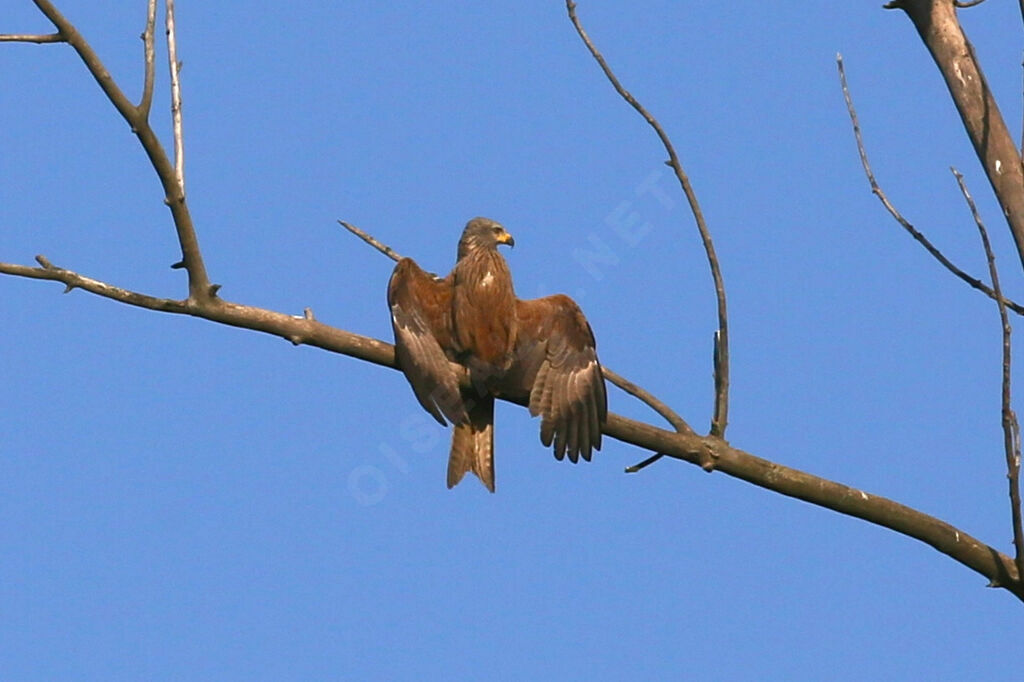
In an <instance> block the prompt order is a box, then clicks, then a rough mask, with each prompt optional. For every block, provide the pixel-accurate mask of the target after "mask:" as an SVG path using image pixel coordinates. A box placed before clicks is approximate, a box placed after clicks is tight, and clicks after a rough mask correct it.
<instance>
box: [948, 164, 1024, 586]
mask: <svg viewBox="0 0 1024 682" xmlns="http://www.w3.org/2000/svg"><path fill="white" fill-rule="evenodd" d="M950 170H951V171H953V175H954V176H955V177H956V182H957V184H958V185H960V192H961V193H962V194H963V195H964V199H966V200H967V205H968V206H969V207H970V209H971V215H972V216H973V217H974V224H975V225H977V226H978V233H979V234H980V235H981V244H982V246H983V247H984V248H985V258H986V260H987V261H988V271H989V275H990V276H991V277H992V288H993V289H994V290H995V292H996V303H997V304H998V306H999V321H1000V322H1001V327H1002V332H1003V390H1002V423H1003V450H1004V452H1005V454H1006V478H1007V480H1008V481H1009V485H1010V515H1011V516H1010V518H1011V521H1012V524H1013V546H1014V552H1015V556H1016V559H1017V574H1018V575H1020V576H1024V526H1022V524H1021V516H1020V426H1019V424H1018V422H1017V415H1016V413H1015V412H1014V411H1013V406H1012V404H1011V401H1010V351H1011V344H1010V333H1011V329H1010V318H1009V316H1008V315H1007V314H1006V303H1005V302H1004V301H1003V292H1002V289H1001V288H1000V287H999V271H998V270H997V269H996V257H995V254H993V253H992V244H991V243H990V242H989V239H988V231H987V230H986V229H985V224H984V223H983V222H982V221H981V216H980V215H978V208H977V207H976V206H975V205H974V199H972V198H971V194H970V192H968V191H967V184H966V183H965V182H964V176H963V175H961V174H960V172H959V171H958V170H957V169H956V168H950Z"/></svg>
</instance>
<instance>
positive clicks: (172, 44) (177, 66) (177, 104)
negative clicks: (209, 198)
mask: <svg viewBox="0 0 1024 682" xmlns="http://www.w3.org/2000/svg"><path fill="white" fill-rule="evenodd" d="M164 4H165V5H166V7H167V61H168V62H169V63H170V68H171V121H172V129H173V135H174V178H175V180H176V181H177V183H178V187H180V188H181V193H182V195H184V194H185V138H184V135H183V133H182V123H181V80H180V78H179V75H180V73H181V62H179V61H178V41H177V37H176V35H175V28H174V0H164Z"/></svg>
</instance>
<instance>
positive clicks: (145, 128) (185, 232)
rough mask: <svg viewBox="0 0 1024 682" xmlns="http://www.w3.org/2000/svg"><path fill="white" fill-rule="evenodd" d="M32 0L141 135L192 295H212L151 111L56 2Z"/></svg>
mask: <svg viewBox="0 0 1024 682" xmlns="http://www.w3.org/2000/svg"><path fill="white" fill-rule="evenodd" d="M33 2H34V3H35V4H36V7H38V8H39V11H40V12H42V13H43V14H44V15H45V16H46V18H47V19H49V20H50V21H51V22H52V23H53V25H54V26H56V27H57V30H58V31H59V33H60V35H61V36H63V37H64V39H65V41H66V42H67V43H68V44H69V45H71V47H72V48H74V50H75V52H77V53H78V56H79V58H80V59H81V60H82V62H83V63H84V64H85V67H86V68H87V69H88V70H89V73H90V74H92V77H93V78H95V79H96V82H97V83H98V84H99V86H100V88H101V89H102V90H103V94H105V95H106V96H107V99H109V100H110V103H111V104H113V105H114V108H115V109H117V111H118V113H120V114H121V116H122V117H123V118H124V120H125V121H127V122H128V124H129V125H130V126H131V128H132V132H133V133H135V135H136V137H138V139H139V143H140V144H141V145H142V148H143V150H144V151H145V152H146V155H147V156H148V157H149V162H150V163H151V164H152V166H153V170H155V171H156V174H157V177H158V178H159V179H160V184H161V185H162V186H163V190H164V203H166V204H167V206H168V207H169V208H170V209H171V218H172V219H173V220H174V227H175V230H176V231H177V234H178V243H179V244H180V245H181V254H182V264H183V265H184V267H185V269H186V270H187V272H188V290H189V297H190V298H194V299H197V300H200V299H202V300H205V299H208V298H211V297H212V296H213V294H214V293H215V291H216V290H215V289H212V287H211V284H210V279H209V276H208V275H207V274H206V265H205V264H204V263H203V257H202V253H201V252H200V250H199V239H198V238H197V237H196V232H195V227H194V226H193V224H192V215H191V213H190V212H189V209H188V205H187V204H186V203H185V195H184V192H183V191H182V189H181V187H180V186H179V184H178V182H177V179H176V173H175V168H174V166H172V165H171V162H170V160H168V158H167V153H166V152H165V151H164V148H163V145H161V144H160V140H159V139H158V138H157V136H156V133H155V132H154V131H153V129H152V128H151V127H150V125H149V120H148V118H147V113H148V112H145V111H143V110H142V109H140V108H138V107H136V106H135V105H134V104H132V103H131V101H130V100H129V99H128V98H127V97H126V96H125V94H124V92H122V91H121V88H120V87H119V86H118V85H117V83H116V82H115V81H114V78H113V77H112V76H111V75H110V72H109V71H107V67H106V66H104V65H103V62H102V60H100V58H99V56H98V55H97V54H96V52H95V50H93V49H92V46H91V45H89V42H88V41H87V40H86V39H85V38H83V37H82V34H80V33H79V32H78V29H76V28H75V26H74V24H72V23H71V22H70V21H68V20H67V19H66V18H65V17H64V15H63V14H61V13H60V12H59V11H58V10H57V8H56V7H54V6H53V3H52V2H49V0H33Z"/></svg>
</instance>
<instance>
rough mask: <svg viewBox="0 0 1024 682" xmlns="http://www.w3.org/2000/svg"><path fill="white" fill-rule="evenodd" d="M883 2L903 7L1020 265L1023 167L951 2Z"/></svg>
mask: <svg viewBox="0 0 1024 682" xmlns="http://www.w3.org/2000/svg"><path fill="white" fill-rule="evenodd" d="M884 7H885V8H886V9H902V10H903V11H904V12H906V13H907V16H908V17H910V20H911V21H912V22H913V24H914V28H915V29H917V32H918V35H919V36H920V37H921V41H922V42H923V43H924V45H925V47H926V48H928V52H929V53H931V55H932V58H933V59H934V60H935V65H936V66H938V68H939V71H940V72H941V73H942V78H943V80H944V81H945V82H946V87H947V88H948V90H949V95H950V97H951V98H952V100H953V103H954V104H955V105H956V109H957V113H959V114H960V120H961V122H962V123H963V125H964V129H965V130H966V131H967V136H968V137H969V138H970V140H971V144H972V145H973V147H974V152H975V154H977V156H978V160H979V161H980V162H981V167H982V168H983V169H984V171H985V175H986V176H987V177H988V181H989V184H990V185H991V186H992V191H993V192H994V193H995V195H996V199H997V200H998V201H999V207H1000V208H1001V209H1002V211H1003V216H1004V217H1005V218H1006V223H1007V226H1008V227H1009V228H1010V233H1011V234H1012V235H1013V240H1014V242H1015V244H1016V246H1017V255H1018V257H1019V258H1020V262H1021V264H1022V265H1024V191H1021V188H1022V187H1024V167H1022V166H1021V157H1020V152H1018V150H1017V143H1016V142H1014V140H1013V137H1012V136H1011V135H1010V131H1009V129H1007V127H1006V122H1005V121H1004V120H1003V116H1002V114H1001V113H1000V112H999V104H998V103H997V102H996V99H995V96H994V95H993V94H992V90H991V89H990V88H989V86H988V81H987V80H986V79H985V74H983V73H982V71H981V64H980V63H979V62H978V58H977V55H976V54H975V52H974V47H972V46H971V43H970V41H969V40H967V36H966V35H965V34H964V31H963V27H962V26H961V25H960V21H959V20H958V19H957V13H956V8H955V7H954V6H953V3H952V2H939V1H937V0H891V2H888V3H887V4H885V5H884Z"/></svg>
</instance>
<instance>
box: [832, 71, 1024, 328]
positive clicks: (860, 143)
mask: <svg viewBox="0 0 1024 682" xmlns="http://www.w3.org/2000/svg"><path fill="white" fill-rule="evenodd" d="M836 64H837V65H838V67H839V82H840V83H841V85H842V87H843V97H844V98H845V99H846V110H847V112H848V113H849V115H850V122H851V123H852V125H853V135H854V137H855V138H856V140H857V152H858V153H859V154H860V163H861V165H862V166H863V167H864V174H865V175H867V178H868V183H869V184H870V185H871V193H872V194H874V195H875V196H876V197H878V200H879V201H881V202H882V206H884V207H885V210H886V211H888V212H889V215H891V216H892V217H893V218H895V219H896V222H898V223H899V224H900V225H901V226H902V227H903V229H904V230H906V231H907V233H908V234H909V235H910V236H911V237H913V238H914V239H915V240H917V242H918V243H919V244H920V245H921V246H923V247H924V248H925V250H926V251H927V252H928V253H930V254H931V255H932V256H933V257H934V258H935V260H937V261H939V263H941V264H942V266H943V267H944V268H946V269H947V270H949V271H950V272H951V273H953V274H954V275H956V276H957V277H959V278H960V279H961V280H963V281H964V282H966V283H967V284H969V285H970V286H971V287H973V288H975V289H977V290H978V291H980V292H982V293H983V294H985V295H986V296H988V297H989V298H991V299H993V300H995V299H996V294H995V292H994V291H992V289H991V288H990V287H989V286H988V285H986V284H985V283H984V282H982V281H981V280H980V279H978V278H977V277H972V276H971V275H969V274H967V273H966V272H964V271H963V270H961V269H960V268H958V267H957V266H956V265H954V264H953V262H952V261H950V260H949V259H948V258H946V256H945V255H944V254H943V253H942V252H941V251H939V249H938V248H936V247H935V245H934V244H932V243H931V242H930V241H929V240H928V238H927V237H925V236H924V235H923V234H922V233H921V232H920V231H918V230H917V228H915V227H914V226H913V225H911V224H910V222H908V221H907V219H906V218H904V217H903V216H902V215H901V214H900V212H899V211H897V210H896V207H895V206H893V205H892V203H891V202H890V201H889V197H887V196H886V195H885V192H884V191H883V190H882V188H881V187H880V186H879V184H878V182H877V181H876V180H875V174H874V172H872V170H871V164H870V163H869V162H868V154H867V151H866V150H865V147H864V139H863V138H862V137H861V132H860V122H859V121H858V119H857V110H856V109H854V107H853V98H852V97H851V96H850V89H849V87H847V84H846V69H845V68H844V67H843V55H841V54H837V55H836ZM1004 300H1005V301H1006V306H1007V307H1008V308H1009V309H1010V310H1012V311H1013V312H1015V313H1017V314H1018V315H1024V306H1021V305H1019V304H1018V303H1015V302H1013V301H1011V300H1009V299H1004Z"/></svg>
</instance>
